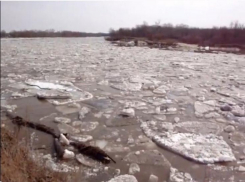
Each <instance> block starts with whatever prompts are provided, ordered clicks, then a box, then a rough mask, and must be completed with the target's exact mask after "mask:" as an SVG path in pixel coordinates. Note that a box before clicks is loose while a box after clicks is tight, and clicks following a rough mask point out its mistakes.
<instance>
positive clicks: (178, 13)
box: [1, 0, 245, 32]
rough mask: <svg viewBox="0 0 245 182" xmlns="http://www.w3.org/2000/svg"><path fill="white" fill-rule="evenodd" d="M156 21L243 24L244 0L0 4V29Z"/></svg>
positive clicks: (93, 28) (88, 28) (104, 27)
mask: <svg viewBox="0 0 245 182" xmlns="http://www.w3.org/2000/svg"><path fill="white" fill-rule="evenodd" d="M158 20H160V21H161V24H163V23H172V24H174V25H176V24H180V23H184V24H187V25H190V26H195V27H212V26H229V24H230V22H231V21H235V20H238V21H239V22H240V23H243V24H245V0H165V1H164V0H162V1H153V0H148V1H82V2H71V1H70V2H58V1H57V2H44V1H41V2H1V29H2V30H6V31H11V30H25V29H28V30H30V29H35V30H47V29H54V30H72V31H83V32H108V31H109V29H110V28H114V29H118V28H120V27H134V26H135V25H139V24H142V23H143V21H146V22H147V23H148V24H154V23H155V22H157V21H158Z"/></svg>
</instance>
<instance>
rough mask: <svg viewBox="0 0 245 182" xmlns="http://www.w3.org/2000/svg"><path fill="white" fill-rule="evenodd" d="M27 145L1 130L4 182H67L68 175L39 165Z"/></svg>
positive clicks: (3, 129) (5, 130) (2, 176)
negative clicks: (31, 156)
mask: <svg viewBox="0 0 245 182" xmlns="http://www.w3.org/2000/svg"><path fill="white" fill-rule="evenodd" d="M29 152H30V151H29V149H28V147H27V145H26V146H25V145H24V146H23V144H22V145H20V144H19V141H18V139H17V137H15V136H14V134H13V133H11V132H10V131H8V130H7V129H5V128H1V181H4V182H65V181H67V176H68V175H67V174H63V173H58V172H53V171H51V170H49V169H46V168H45V167H43V165H42V166H40V165H37V163H35V162H34V161H33V160H32V159H31V158H30V156H29V155H28V153H29Z"/></svg>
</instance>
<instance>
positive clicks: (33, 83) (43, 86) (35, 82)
mask: <svg viewBox="0 0 245 182" xmlns="http://www.w3.org/2000/svg"><path fill="white" fill-rule="evenodd" d="M25 83H26V84H27V85H30V86H36V87H38V88H40V89H50V90H51V89H54V90H65V91H75V89H73V88H69V87H65V86H63V85H59V84H55V83H50V82H44V81H38V80H31V79H29V80H26V81H25Z"/></svg>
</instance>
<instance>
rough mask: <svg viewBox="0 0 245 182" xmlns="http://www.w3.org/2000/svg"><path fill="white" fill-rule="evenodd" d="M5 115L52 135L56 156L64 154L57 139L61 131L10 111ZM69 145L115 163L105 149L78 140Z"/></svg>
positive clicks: (16, 122)
mask: <svg viewBox="0 0 245 182" xmlns="http://www.w3.org/2000/svg"><path fill="white" fill-rule="evenodd" d="M7 116H8V117H9V118H10V119H11V120H12V122H13V124H16V125H18V126H25V127H29V128H33V129H36V130H39V131H42V132H44V133H47V134H50V135H52V136H53V138H54V148H55V151H56V153H57V157H58V158H62V156H63V155H64V149H63V147H62V145H61V143H60V141H59V138H60V135H61V133H58V132H56V131H55V130H54V129H53V128H50V127H48V126H46V125H43V124H40V123H35V122H31V121H27V120H25V119H23V118H22V117H20V116H15V115H13V114H12V113H7ZM70 145H72V146H74V147H75V148H76V149H77V150H78V151H79V152H80V153H81V154H83V155H86V156H88V157H90V158H92V159H94V160H97V161H99V162H102V163H103V164H108V163H110V162H111V161H113V162H114V163H116V161H115V160H113V159H112V158H111V157H110V156H109V155H108V154H107V153H106V152H105V151H103V150H102V149H100V148H98V147H95V146H90V145H87V144H85V143H83V142H78V141H71V142H70Z"/></svg>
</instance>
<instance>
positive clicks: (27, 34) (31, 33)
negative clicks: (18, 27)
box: [1, 30, 108, 38]
mask: <svg viewBox="0 0 245 182" xmlns="http://www.w3.org/2000/svg"><path fill="white" fill-rule="evenodd" d="M107 35H108V34H106V33H86V32H76V31H54V30H45V31H42V30H22V31H11V32H6V31H4V30H2V31H1V37H3V38H6V37H8V38H31V37H103V36H107Z"/></svg>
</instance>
